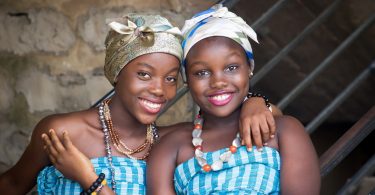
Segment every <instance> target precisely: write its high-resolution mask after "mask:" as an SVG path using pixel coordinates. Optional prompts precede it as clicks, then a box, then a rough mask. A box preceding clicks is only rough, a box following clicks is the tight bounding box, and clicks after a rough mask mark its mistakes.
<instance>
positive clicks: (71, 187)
mask: <svg viewBox="0 0 375 195" xmlns="http://www.w3.org/2000/svg"><path fill="white" fill-rule="evenodd" d="M112 159H113V163H112V164H113V168H114V169H115V180H116V194H146V185H145V184H146V162H145V161H142V160H133V159H129V158H125V157H115V156H114V157H112ZM91 162H92V164H93V166H94V169H95V172H96V173H97V174H99V173H104V174H105V175H106V179H107V184H108V186H109V187H111V174H110V167H109V164H108V161H107V158H106V157H99V158H95V159H91ZM37 182H38V186H37V187H38V194H40V195H43V194H79V193H80V192H81V191H82V188H81V186H80V185H79V183H77V182H75V181H72V180H69V179H66V178H65V177H64V176H63V175H62V173H61V172H60V171H58V170H57V169H56V168H55V167H54V166H48V167H46V168H44V169H43V170H42V171H41V172H40V173H39V175H38V180H37Z"/></svg>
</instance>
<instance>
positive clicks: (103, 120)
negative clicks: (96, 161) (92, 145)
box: [98, 102, 159, 193]
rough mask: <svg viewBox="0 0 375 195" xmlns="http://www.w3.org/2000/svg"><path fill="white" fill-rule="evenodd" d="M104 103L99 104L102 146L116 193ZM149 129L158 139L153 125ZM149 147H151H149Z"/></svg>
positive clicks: (113, 189) (156, 138) (154, 137)
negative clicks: (102, 133)
mask: <svg viewBox="0 0 375 195" xmlns="http://www.w3.org/2000/svg"><path fill="white" fill-rule="evenodd" d="M104 104H105V103H104V102H101V103H100V104H99V109H98V112H99V119H100V122H101V125H102V128H103V132H104V144H105V152H106V156H107V159H108V164H109V171H110V173H111V184H112V191H113V192H115V193H116V180H115V168H114V167H113V162H112V150H111V142H110V134H109V130H108V125H107V123H106V118H105V116H104ZM151 129H152V135H153V139H154V140H158V139H159V134H158V132H157V128H156V127H155V125H154V124H151ZM150 147H151V146H150Z"/></svg>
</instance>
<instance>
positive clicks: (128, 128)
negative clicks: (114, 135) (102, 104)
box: [108, 94, 147, 137]
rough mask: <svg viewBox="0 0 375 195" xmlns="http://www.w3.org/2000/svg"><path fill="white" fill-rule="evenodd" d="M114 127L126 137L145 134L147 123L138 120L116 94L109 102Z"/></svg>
mask: <svg viewBox="0 0 375 195" xmlns="http://www.w3.org/2000/svg"><path fill="white" fill-rule="evenodd" d="M108 105H109V109H110V112H111V118H112V122H113V126H114V128H115V129H116V130H117V132H118V133H119V134H120V135H121V137H122V136H124V137H133V136H142V137H143V136H144V135H145V132H146V129H147V127H146V126H147V124H142V123H141V122H140V121H138V120H137V118H135V117H134V116H133V115H132V114H131V113H130V112H129V111H128V109H127V108H126V106H125V105H123V104H122V102H121V101H120V99H119V98H118V96H116V94H115V95H114V96H113V97H112V99H111V101H110V102H109V103H108Z"/></svg>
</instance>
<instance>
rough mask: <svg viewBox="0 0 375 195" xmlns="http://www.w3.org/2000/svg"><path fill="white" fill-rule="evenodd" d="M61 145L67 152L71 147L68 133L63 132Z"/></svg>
mask: <svg viewBox="0 0 375 195" xmlns="http://www.w3.org/2000/svg"><path fill="white" fill-rule="evenodd" d="M62 143H63V145H64V147H65V149H67V150H71V149H72V147H73V144H72V141H71V140H70V137H69V133H68V132H67V131H63V139H62Z"/></svg>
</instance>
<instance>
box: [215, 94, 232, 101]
mask: <svg viewBox="0 0 375 195" xmlns="http://www.w3.org/2000/svg"><path fill="white" fill-rule="evenodd" d="M227 98H229V94H222V95H216V96H213V97H212V99H214V100H216V101H223V100H225V99H227Z"/></svg>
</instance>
